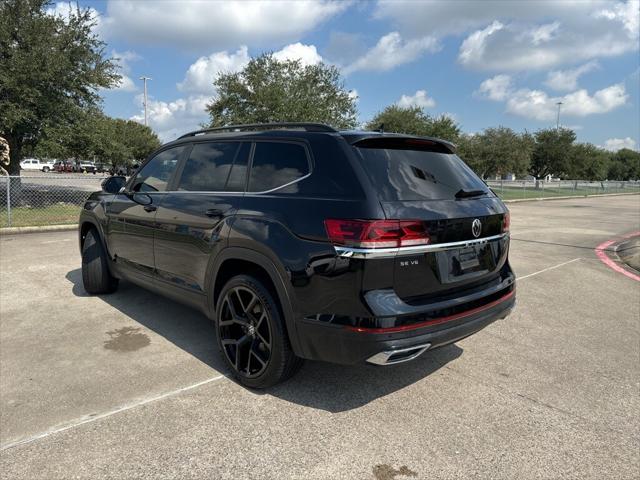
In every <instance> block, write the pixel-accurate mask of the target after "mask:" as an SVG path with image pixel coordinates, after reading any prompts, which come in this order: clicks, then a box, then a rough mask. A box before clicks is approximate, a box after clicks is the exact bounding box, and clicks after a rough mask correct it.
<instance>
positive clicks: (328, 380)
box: [66, 269, 463, 413]
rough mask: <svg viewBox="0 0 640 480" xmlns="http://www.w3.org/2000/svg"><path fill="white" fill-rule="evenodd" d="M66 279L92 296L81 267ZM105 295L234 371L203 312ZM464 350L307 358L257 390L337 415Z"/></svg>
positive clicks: (143, 295) (122, 292) (136, 294)
mask: <svg viewBox="0 0 640 480" xmlns="http://www.w3.org/2000/svg"><path fill="white" fill-rule="evenodd" d="M66 278H67V280H69V282H70V283H71V284H72V292H73V294H74V295H75V296H78V297H87V296H89V294H88V293H86V292H85V290H84V287H83V286H82V272H81V270H80V269H76V270H72V271H70V272H68V273H67V275H66ZM100 298H101V299H102V300H103V301H105V302H106V303H108V304H109V305H111V306H112V307H113V308H116V309H117V310H119V311H120V312H122V313H123V314H124V315H126V316H128V317H129V318H131V319H132V320H134V321H136V322H138V323H139V324H141V325H143V326H144V327H146V328H148V329H149V330H152V331H154V332H155V333H157V334H158V335H161V336H163V337H164V338H166V339H167V340H168V341H170V342H172V343H173V344H174V345H176V346H177V347H178V348H181V349H182V350H184V351H185V352H187V353H189V354H191V355H193V356H194V357H196V358H197V359H198V360H200V361H201V362H203V363H205V364H207V365H209V366H210V367H212V368H214V369H215V370H217V371H220V372H224V373H228V372H229V370H228V369H227V367H226V365H225V363H224V361H223V359H222V357H221V356H220V353H219V351H218V348H217V344H216V333H215V329H214V327H213V324H212V322H211V321H210V320H209V319H208V318H206V317H205V316H204V315H203V314H202V313H201V312H198V311H196V310H193V309H190V308H189V307H186V306H183V305H181V304H179V303H177V302H174V301H172V300H169V299H166V298H164V297H162V296H160V295H157V294H155V293H152V292H149V291H147V290H145V289H143V288H141V287H138V286H136V285H134V284H132V283H130V282H125V281H121V282H120V286H119V288H118V291H117V292H115V293H113V294H110V295H101V296H100ZM462 352H463V349H462V348H460V347H459V346H457V345H448V346H446V347H442V348H439V349H437V350H434V351H433V352H429V351H427V352H425V353H424V354H423V355H422V356H421V357H419V358H417V359H416V360H413V361H411V362H408V363H404V364H400V365H392V366H388V367H376V366H373V365H368V364H364V365H354V366H344V365H334V364H330V363H325V362H314V361H307V362H305V363H304V365H303V366H302V369H301V371H300V372H298V374H297V375H295V376H294V377H293V378H291V379H290V380H288V381H287V382H284V383H282V384H280V385H276V386H275V387H271V388H269V389H266V390H251V392H252V393H253V394H255V395H270V396H273V397H276V398H279V399H281V400H284V401H287V402H291V403H295V404H298V405H303V406H307V407H311V408H315V409H319V410H325V411H328V412H332V413H337V412H343V411H348V410H352V409H355V408H359V407H362V406H364V405H367V404H368V403H370V402H372V401H373V400H376V399H377V398H381V397H384V396H386V395H389V394H392V393H393V392H395V391H398V390H401V389H403V388H405V387H407V386H409V385H411V384H414V383H416V382H418V381H420V380H422V379H424V378H425V377H428V376H429V375H431V374H432V373H434V372H436V371H437V370H439V369H440V368H442V367H444V366H445V365H446V364H447V363H449V362H451V361H452V360H455V359H456V358H458V357H459V356H460V355H461V354H462Z"/></svg>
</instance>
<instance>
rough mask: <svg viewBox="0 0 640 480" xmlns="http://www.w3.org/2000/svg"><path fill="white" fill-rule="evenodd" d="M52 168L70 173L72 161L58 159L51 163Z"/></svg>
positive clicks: (59, 171)
mask: <svg viewBox="0 0 640 480" xmlns="http://www.w3.org/2000/svg"><path fill="white" fill-rule="evenodd" d="M53 169H54V171H56V172H58V173H71V172H73V162H71V161H69V160H58V161H57V162H55V163H54V164H53Z"/></svg>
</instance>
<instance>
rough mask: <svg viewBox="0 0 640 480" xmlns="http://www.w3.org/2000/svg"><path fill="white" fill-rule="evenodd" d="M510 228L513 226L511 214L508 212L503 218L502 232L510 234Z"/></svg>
mask: <svg viewBox="0 0 640 480" xmlns="http://www.w3.org/2000/svg"><path fill="white" fill-rule="evenodd" d="M510 226H511V214H510V213H509V212H507V213H505V214H504V216H503V217H502V232H503V233H505V232H508V231H509V227H510Z"/></svg>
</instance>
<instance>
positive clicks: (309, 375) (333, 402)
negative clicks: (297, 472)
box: [256, 344, 463, 413]
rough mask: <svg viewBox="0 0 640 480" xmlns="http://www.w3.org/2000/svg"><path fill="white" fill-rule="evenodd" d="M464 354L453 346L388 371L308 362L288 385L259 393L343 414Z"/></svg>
mask: <svg viewBox="0 0 640 480" xmlns="http://www.w3.org/2000/svg"><path fill="white" fill-rule="evenodd" d="M462 352H463V349H462V348H460V347H459V346H457V345H455V344H452V345H447V346H445V347H442V348H438V349H436V350H434V351H432V352H429V351H427V352H425V353H424V354H422V356H420V357H418V358H417V359H415V360H413V361H411V362H407V363H403V364H398V365H389V366H386V367H378V366H374V365H368V364H363V365H352V366H344V365H333V364H329V363H324V362H309V361H308V362H305V363H304V365H303V367H302V369H301V370H300V372H298V374H297V375H296V376H295V377H293V378H291V379H290V380H289V381H287V382H284V383H282V384H280V385H276V386H275V387H272V388H269V389H268V390H265V391H256V393H257V394H259V395H260V394H263V395H271V396H274V397H277V398H280V399H282V400H286V401H288V402H292V403H296V404H298V405H304V406H306V407H311V408H316V409H319V410H325V411H328V412H331V413H338V412H344V411H348V410H353V409H355V408H359V407H362V406H364V405H366V404H368V403H370V402H372V401H373V400H376V399H378V398H381V397H384V396H387V395H390V394H392V393H393V392H396V391H398V390H401V389H403V388H405V387H408V386H409V385H412V384H414V383H416V382H419V381H420V380H423V379H424V378H426V377H428V376H429V375H431V374H433V373H434V372H436V371H438V370H439V369H440V368H442V367H444V366H446V364H447V363H449V362H451V361H453V360H455V359H456V358H458V357H459V356H460V355H462Z"/></svg>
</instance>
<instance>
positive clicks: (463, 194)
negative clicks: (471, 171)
mask: <svg viewBox="0 0 640 480" xmlns="http://www.w3.org/2000/svg"><path fill="white" fill-rule="evenodd" d="M486 194H487V191H486V190H464V189H460V190H458V191H457V192H456V198H469V197H479V196H480V195H486Z"/></svg>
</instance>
